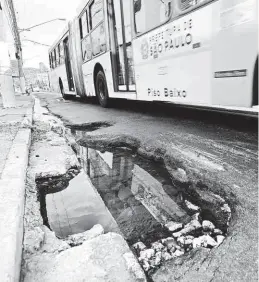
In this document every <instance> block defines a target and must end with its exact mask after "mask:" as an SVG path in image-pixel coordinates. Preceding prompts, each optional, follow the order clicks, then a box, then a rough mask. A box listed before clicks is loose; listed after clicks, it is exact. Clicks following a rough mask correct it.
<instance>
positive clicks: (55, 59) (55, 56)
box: [53, 49, 57, 68]
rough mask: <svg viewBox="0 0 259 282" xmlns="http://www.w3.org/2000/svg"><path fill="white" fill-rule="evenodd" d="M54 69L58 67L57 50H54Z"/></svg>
mask: <svg viewBox="0 0 259 282" xmlns="http://www.w3.org/2000/svg"><path fill="white" fill-rule="evenodd" d="M53 65H54V68H55V67H56V66H57V54H56V49H54V64H53Z"/></svg>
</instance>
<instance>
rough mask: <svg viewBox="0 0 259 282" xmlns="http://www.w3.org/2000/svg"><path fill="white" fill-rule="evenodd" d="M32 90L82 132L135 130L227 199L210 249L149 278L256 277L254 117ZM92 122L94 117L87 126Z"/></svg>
mask: <svg viewBox="0 0 259 282" xmlns="http://www.w3.org/2000/svg"><path fill="white" fill-rule="evenodd" d="M35 95H36V96H37V97H38V98H39V99H40V100H41V104H42V106H47V107H48V109H49V110H50V112H51V113H53V114H54V115H56V116H58V117H60V118H61V119H62V120H63V121H64V123H65V124H70V125H71V124H73V125H77V126H80V125H82V124H83V125H85V126H86V128H87V127H88V130H87V131H86V132H85V134H84V136H83V139H85V140H87V139H91V138H93V140H95V142H97V143H98V140H99V139H103V138H106V139H109V138H111V137H114V136H124V137H125V136H127V137H129V138H134V139H135V140H138V142H139V143H138V152H139V153H142V154H144V155H146V156H148V157H151V158H155V156H156V154H157V152H158V151H159V152H163V153H162V155H161V158H162V159H163V160H164V161H165V160H167V163H168V164H169V165H170V166H171V167H172V168H177V167H180V168H183V169H184V170H185V171H186V173H187V176H188V177H189V179H190V180H191V181H193V182H195V183H202V184H203V185H205V186H206V187H207V189H209V190H210V191H212V192H214V193H216V194H219V195H220V196H221V197H223V198H224V199H225V200H226V201H227V202H228V204H229V206H230V207H231V210H232V219H231V222H230V226H229V230H228V236H227V238H226V240H225V241H224V242H223V243H222V244H221V245H220V246H219V247H217V248H215V249H213V250H212V251H209V252H208V250H206V249H196V250H193V251H192V252H190V253H188V254H186V255H184V256H182V257H179V258H177V259H174V260H171V261H169V262H167V263H166V264H165V265H164V266H163V267H161V268H160V269H159V270H158V271H157V272H156V273H155V274H154V275H153V277H152V278H153V280H154V281H258V177H257V172H258V138H257V136H258V135H257V120H252V119H248V118H245V117H238V116H231V115H227V114H220V113H214V112H208V111H200V110H197V109H187V108H184V107H179V106H172V105H166V104H165V105H161V104H147V103H140V102H134V101H114V103H113V106H112V108H108V109H104V108H101V107H100V106H98V105H97V104H96V103H95V102H94V101H92V100H91V101H80V100H78V99H73V100H71V101H64V100H63V99H62V98H61V96H60V94H53V93H37V94H35ZM92 123H96V124H97V125H98V123H99V125H98V126H96V124H95V128H94V129H96V130H94V131H91V124H92ZM102 123H103V124H104V126H102ZM109 125H111V126H109ZM126 143H127V142H126Z"/></svg>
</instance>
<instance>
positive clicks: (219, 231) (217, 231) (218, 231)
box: [213, 228, 223, 235]
mask: <svg viewBox="0 0 259 282" xmlns="http://www.w3.org/2000/svg"><path fill="white" fill-rule="evenodd" d="M213 234H214V235H222V234H223V232H222V231H221V230H220V229H218V228H215V229H214V230H213Z"/></svg>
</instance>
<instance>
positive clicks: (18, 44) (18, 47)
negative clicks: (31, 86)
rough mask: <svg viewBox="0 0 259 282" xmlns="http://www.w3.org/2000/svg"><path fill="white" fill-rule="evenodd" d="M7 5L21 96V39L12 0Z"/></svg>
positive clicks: (22, 84) (22, 85)
mask: <svg viewBox="0 0 259 282" xmlns="http://www.w3.org/2000/svg"><path fill="white" fill-rule="evenodd" d="M7 2H8V4H9V9H10V13H11V16H12V23H13V29H14V36H15V46H16V53H15V56H16V59H17V61H18V70H19V78H20V88H21V92H22V94H25V77H24V72H23V68H22V66H23V61H22V44H21V39H20V34H19V31H18V25H17V20H16V15H15V10H14V6H13V0H7Z"/></svg>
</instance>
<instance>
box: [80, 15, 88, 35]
mask: <svg viewBox="0 0 259 282" xmlns="http://www.w3.org/2000/svg"><path fill="white" fill-rule="evenodd" d="M79 27H80V38H81V39H83V38H84V37H85V36H86V35H87V34H88V32H89V30H88V20H87V12H84V13H83V15H82V16H81V18H80V19H79Z"/></svg>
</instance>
